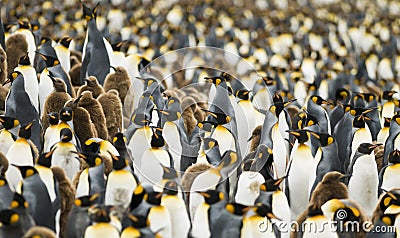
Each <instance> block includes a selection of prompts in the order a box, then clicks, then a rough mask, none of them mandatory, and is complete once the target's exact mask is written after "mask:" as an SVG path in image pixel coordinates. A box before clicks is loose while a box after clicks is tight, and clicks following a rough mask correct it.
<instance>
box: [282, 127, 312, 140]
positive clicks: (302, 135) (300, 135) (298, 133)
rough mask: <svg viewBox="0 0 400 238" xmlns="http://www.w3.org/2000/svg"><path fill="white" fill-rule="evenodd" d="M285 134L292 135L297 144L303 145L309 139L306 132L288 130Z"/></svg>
mask: <svg viewBox="0 0 400 238" xmlns="http://www.w3.org/2000/svg"><path fill="white" fill-rule="evenodd" d="M287 132H289V134H292V135H294V136H295V137H296V139H297V140H298V142H299V143H305V142H307V141H308V140H309V139H310V132H309V131H308V130H304V129H302V130H288V131H287Z"/></svg>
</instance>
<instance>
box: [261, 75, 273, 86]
mask: <svg viewBox="0 0 400 238" xmlns="http://www.w3.org/2000/svg"><path fill="white" fill-rule="evenodd" d="M257 84H260V85H262V84H265V85H267V86H272V85H275V84H276V81H275V80H274V78H272V77H271V76H269V75H268V76H266V77H262V78H261V79H259V80H257Z"/></svg>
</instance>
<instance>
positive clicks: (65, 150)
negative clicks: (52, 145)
mask: <svg viewBox="0 0 400 238" xmlns="http://www.w3.org/2000/svg"><path fill="white" fill-rule="evenodd" d="M74 152H76V148H75V146H74V145H73V144H72V143H69V142H65V143H63V142H59V143H58V144H57V148H56V149H55V150H54V152H53V157H52V161H51V163H52V166H59V167H61V168H63V169H64V172H65V174H66V175H67V177H68V178H69V179H70V180H71V181H72V180H73V178H74V176H75V174H76V173H77V172H79V170H80V161H79V158H78V157H77V155H76V153H74Z"/></svg>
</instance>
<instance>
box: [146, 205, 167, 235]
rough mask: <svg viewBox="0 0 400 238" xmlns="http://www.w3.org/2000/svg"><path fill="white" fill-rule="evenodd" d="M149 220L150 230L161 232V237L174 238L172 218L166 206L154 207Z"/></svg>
mask: <svg viewBox="0 0 400 238" xmlns="http://www.w3.org/2000/svg"><path fill="white" fill-rule="evenodd" d="M148 219H149V221H150V229H151V230H152V231H153V232H159V234H160V235H161V237H166V238H169V237H172V230H171V228H172V227H171V217H170V213H169V211H168V209H167V208H166V207H164V206H153V207H152V208H151V209H150V212H149V215H148Z"/></svg>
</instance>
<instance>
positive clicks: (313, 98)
mask: <svg viewBox="0 0 400 238" xmlns="http://www.w3.org/2000/svg"><path fill="white" fill-rule="evenodd" d="M310 100H311V101H312V102H313V103H315V104H317V105H320V106H321V105H322V104H330V103H329V102H328V101H326V100H325V99H323V98H322V97H320V96H318V95H312V96H311V97H310Z"/></svg>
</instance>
